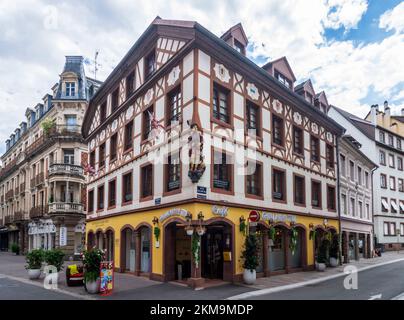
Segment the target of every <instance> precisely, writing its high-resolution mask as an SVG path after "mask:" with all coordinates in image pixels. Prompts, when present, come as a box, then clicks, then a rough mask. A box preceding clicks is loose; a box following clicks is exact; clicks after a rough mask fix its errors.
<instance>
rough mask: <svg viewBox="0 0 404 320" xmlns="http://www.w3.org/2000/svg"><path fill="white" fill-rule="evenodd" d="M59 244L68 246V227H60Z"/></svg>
mask: <svg viewBox="0 0 404 320" xmlns="http://www.w3.org/2000/svg"><path fill="white" fill-rule="evenodd" d="M59 246H61V247H65V246H67V228H66V227H60V232H59Z"/></svg>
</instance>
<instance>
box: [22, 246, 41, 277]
mask: <svg viewBox="0 0 404 320" xmlns="http://www.w3.org/2000/svg"><path fill="white" fill-rule="evenodd" d="M25 261H26V262H27V265H26V266H25V269H27V270H28V277H29V279H31V280H34V279H38V278H39V277H40V276H41V268H42V262H43V261H44V252H43V250H42V249H36V250H32V251H31V252H28V254H27V256H26V257H25Z"/></svg>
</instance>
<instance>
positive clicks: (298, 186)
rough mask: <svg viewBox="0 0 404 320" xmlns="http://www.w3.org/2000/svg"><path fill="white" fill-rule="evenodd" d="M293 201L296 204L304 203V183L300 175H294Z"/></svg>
mask: <svg viewBox="0 0 404 320" xmlns="http://www.w3.org/2000/svg"><path fill="white" fill-rule="evenodd" d="M294 179H295V181H294V197H295V199H294V201H295V203H296V204H299V205H304V204H305V203H306V201H305V198H306V192H305V185H304V177H302V176H295V177H294Z"/></svg>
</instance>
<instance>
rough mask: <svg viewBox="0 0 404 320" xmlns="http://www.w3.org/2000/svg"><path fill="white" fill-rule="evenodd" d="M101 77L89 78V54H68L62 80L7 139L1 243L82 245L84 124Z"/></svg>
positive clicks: (0, 173) (1, 173)
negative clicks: (87, 109) (85, 69)
mask: <svg viewBox="0 0 404 320" xmlns="http://www.w3.org/2000/svg"><path fill="white" fill-rule="evenodd" d="M99 86H100V82H98V81H95V80H92V79H90V78H88V77H86V75H85V72H84V59H83V57H80V56H67V57H66V62H65V66H64V68H63V71H62V73H61V75H60V79H59V82H58V83H56V84H55V85H54V86H53V87H52V93H51V94H46V95H45V97H44V98H43V102H42V103H38V104H37V105H36V106H35V107H34V108H27V110H26V112H25V121H23V122H22V123H21V124H20V126H19V127H18V128H17V129H16V130H15V132H13V134H12V135H11V136H10V139H8V140H7V141H6V152H5V153H4V154H3V155H2V157H1V160H2V163H3V166H2V168H1V170H0V197H1V198H0V205H1V208H0V213H1V217H0V225H1V229H0V233H1V238H0V240H1V244H0V246H1V248H2V249H3V250H7V249H9V248H10V247H11V246H12V244H13V243H16V244H18V245H19V247H20V249H21V251H22V252H27V251H29V250H32V249H38V248H42V249H45V250H47V249H53V248H60V249H62V250H63V251H64V252H65V253H66V255H70V256H72V255H75V254H79V253H80V252H81V250H82V247H83V245H82V244H83V234H84V230H85V216H84V210H83V204H82V201H83V197H82V195H83V194H84V195H85V175H84V172H83V168H82V166H81V158H82V157H83V154H85V153H86V147H85V145H84V144H83V139H82V135H81V124H82V121H83V118H84V113H85V111H86V108H87V105H88V100H89V98H90V97H91V96H92V95H93V94H94V93H95V92H96V90H97V89H98V87H99Z"/></svg>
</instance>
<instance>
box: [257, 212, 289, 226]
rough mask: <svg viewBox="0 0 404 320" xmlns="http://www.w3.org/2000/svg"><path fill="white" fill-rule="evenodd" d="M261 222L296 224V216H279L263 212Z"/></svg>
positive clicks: (278, 214)
mask: <svg viewBox="0 0 404 320" xmlns="http://www.w3.org/2000/svg"><path fill="white" fill-rule="evenodd" d="M262 220H265V221H272V222H285V223H287V222H294V223H296V221H297V219H296V216H294V215H292V214H280V213H271V212H263V213H262Z"/></svg>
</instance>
